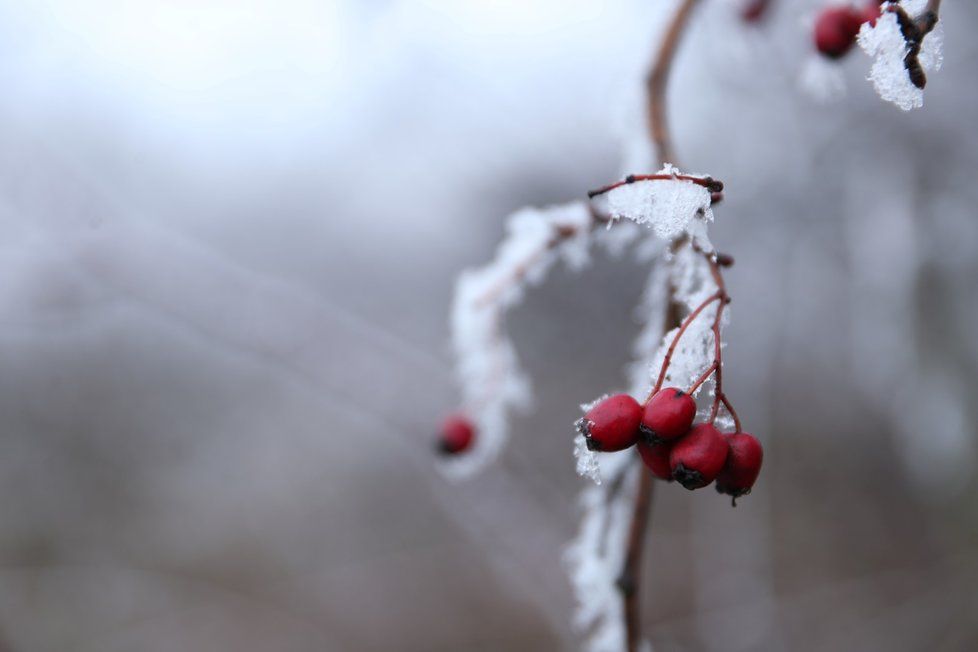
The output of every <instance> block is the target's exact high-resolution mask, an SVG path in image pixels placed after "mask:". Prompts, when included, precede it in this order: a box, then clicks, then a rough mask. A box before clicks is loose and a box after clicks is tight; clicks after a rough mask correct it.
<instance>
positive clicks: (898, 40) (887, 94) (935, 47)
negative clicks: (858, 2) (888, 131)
mask: <svg viewBox="0 0 978 652" xmlns="http://www.w3.org/2000/svg"><path fill="white" fill-rule="evenodd" d="M892 4H900V5H901V6H902V7H903V8H904V10H906V12H907V14H908V15H910V16H915V15H916V14H917V13H919V12H920V11H921V9H922V7H923V4H922V3H920V2H908V1H907V0H904V2H901V3H892ZM943 35H944V29H943V26H942V25H941V23H940V22H938V23H937V25H936V26H935V27H934V29H933V30H932V31H931V32H930V33H929V34H927V36H925V37H924V40H923V42H922V43H921V51H920V55H919V56H918V61H919V62H920V65H921V67H922V68H923V70H924V72H926V73H930V72H934V71H936V70H939V69H940V67H941V63H942V61H943V56H942V53H941V50H942V45H943V38H944V36H943ZM858 41H859V45H860V47H862V49H863V50H865V51H866V53H867V54H868V55H869V56H871V57H873V58H874V61H873V67H872V69H871V70H870V73H869V79H870V81H872V82H873V87H874V88H875V89H876V92H877V93H878V94H879V96H880V97H881V98H883V99H884V100H886V101H888V102H892V103H893V104H896V105H897V106H898V107H900V108H901V109H903V110H904V111H909V110H911V109H916V108H920V107H921V106H923V105H924V92H923V90H922V89H920V88H917V87H916V86H914V85H913V83H912V82H911V81H910V76H909V74H908V73H907V68H906V66H905V65H904V57H905V56H906V55H907V52H908V51H909V45H908V44H907V42H906V40H905V39H904V38H903V33H902V32H901V31H900V25H899V22H898V21H897V17H896V15H895V14H894V13H893V12H888V11H884V12H883V15H882V16H881V17H880V18H879V19H878V20H877V21H876V25H875V26H870V25H869V23H865V24H863V26H862V28H860V30H859V37H858Z"/></svg>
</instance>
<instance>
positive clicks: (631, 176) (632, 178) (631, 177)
mask: <svg viewBox="0 0 978 652" xmlns="http://www.w3.org/2000/svg"><path fill="white" fill-rule="evenodd" d="M625 183H635V175H634V174H629V175H628V176H627V177H625Z"/></svg>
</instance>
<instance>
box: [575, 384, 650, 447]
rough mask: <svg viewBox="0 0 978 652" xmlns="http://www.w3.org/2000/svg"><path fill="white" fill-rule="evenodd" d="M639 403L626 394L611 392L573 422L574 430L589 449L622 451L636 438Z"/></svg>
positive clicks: (639, 417) (639, 411)
mask: <svg viewBox="0 0 978 652" xmlns="http://www.w3.org/2000/svg"><path fill="white" fill-rule="evenodd" d="M641 419H642V406H641V405H639V404H638V401H636V400H635V399H634V398H632V397H631V396H629V395H628V394H615V395H614V396H609V397H608V398H606V399H603V400H601V401H600V402H598V404H597V405H595V406H594V407H592V408H591V409H590V410H588V411H587V412H586V413H585V414H584V417H583V418H581V419H579V420H578V422H577V430H578V432H580V433H581V434H582V435H584V439H585V440H587V447H588V449H589V450H592V451H603V452H606V453H610V452H613V451H620V450H625V449H626V448H628V447H629V446H632V445H633V444H634V443H635V442H636V441H638V424H639V421H640V420H641Z"/></svg>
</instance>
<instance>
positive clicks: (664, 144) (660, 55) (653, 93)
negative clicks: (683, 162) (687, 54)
mask: <svg viewBox="0 0 978 652" xmlns="http://www.w3.org/2000/svg"><path fill="white" fill-rule="evenodd" d="M696 3H697V0H683V1H682V3H681V4H680V5H679V8H678V9H677V10H676V13H675V15H674V16H673V18H672V22H671V23H670V24H669V26H668V27H667V28H666V32H665V35H664V36H663V38H662V43H661V44H660V45H659V50H658V52H657V53H656V56H655V59H654V60H653V61H652V67H651V69H650V70H649V74H648V76H646V78H645V89H646V93H647V97H648V123H649V124H648V126H649V134H650V136H651V137H652V144H653V145H655V149H656V156H657V157H658V159H659V163H660V164H662V163H673V164H675V162H676V153H675V151H673V149H672V137H671V136H670V134H669V121H668V119H667V117H666V85H667V84H668V83H669V72H670V71H671V70H672V61H673V59H674V58H675V54H676V49H677V47H678V46H679V39H680V38H681V37H682V34H683V31H685V28H686V24H687V23H688V19H689V15H690V13H692V11H693V7H694V6H695V5H696Z"/></svg>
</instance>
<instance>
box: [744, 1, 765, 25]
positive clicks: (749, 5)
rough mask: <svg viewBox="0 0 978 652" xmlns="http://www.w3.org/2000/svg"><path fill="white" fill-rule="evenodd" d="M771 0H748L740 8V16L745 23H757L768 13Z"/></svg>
mask: <svg viewBox="0 0 978 652" xmlns="http://www.w3.org/2000/svg"><path fill="white" fill-rule="evenodd" d="M770 4H771V0H747V2H746V3H744V5H743V8H742V9H741V10H740V17H741V18H742V19H743V21H744V22H745V23H757V22H759V21H760V20H761V19H762V18H764V15H765V14H766V13H767V8H768V6H769V5H770Z"/></svg>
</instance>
